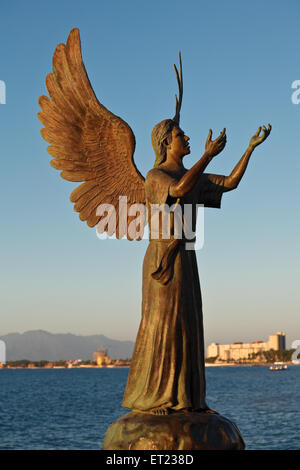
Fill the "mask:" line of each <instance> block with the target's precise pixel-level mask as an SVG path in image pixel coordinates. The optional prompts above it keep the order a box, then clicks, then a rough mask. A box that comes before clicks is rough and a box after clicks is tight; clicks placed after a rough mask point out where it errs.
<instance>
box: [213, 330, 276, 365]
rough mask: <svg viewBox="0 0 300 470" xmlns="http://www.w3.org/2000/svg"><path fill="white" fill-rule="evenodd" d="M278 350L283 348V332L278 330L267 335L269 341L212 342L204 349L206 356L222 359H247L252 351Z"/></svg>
mask: <svg viewBox="0 0 300 470" xmlns="http://www.w3.org/2000/svg"><path fill="white" fill-rule="evenodd" d="M271 349H273V350H274V351H278V350H279V349H285V333H283V332H282V331H278V333H275V334H272V335H270V336H269V341H267V342H263V341H253V342H251V343H240V342H238V343H232V344H218V343H212V344H210V345H209V346H208V348H207V350H206V357H216V356H217V357H218V359H221V360H223V361H228V360H229V361H230V360H239V359H248V358H249V356H250V355H251V354H253V353H259V352H263V351H270V350H271Z"/></svg>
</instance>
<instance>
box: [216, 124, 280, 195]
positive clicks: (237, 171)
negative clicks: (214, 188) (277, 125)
mask: <svg viewBox="0 0 300 470" xmlns="http://www.w3.org/2000/svg"><path fill="white" fill-rule="evenodd" d="M261 129H262V134H261V135H260V132H261ZM271 129H272V126H271V125H270V124H268V128H266V127H265V126H263V127H262V128H261V127H259V128H258V129H257V132H256V133H255V134H254V136H253V137H252V138H251V140H250V142H249V146H248V148H247V150H246V152H245V153H244V155H243V156H242V158H241V159H240V161H239V162H238V163H237V165H236V166H235V167H234V169H233V170H232V172H231V173H230V175H229V176H226V177H225V180H224V191H225V192H226V191H232V190H233V189H236V188H237V187H238V184H239V182H240V181H241V179H242V177H243V175H244V173H245V171H246V168H247V165H248V162H249V160H250V157H251V155H252V152H253V150H254V149H255V147H257V146H258V145H260V144H261V143H262V142H264V141H265V140H266V138H267V137H268V135H269V134H270V132H271Z"/></svg>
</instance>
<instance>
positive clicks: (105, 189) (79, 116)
mask: <svg viewBox="0 0 300 470" xmlns="http://www.w3.org/2000/svg"><path fill="white" fill-rule="evenodd" d="M46 87H47V90H48V93H49V95H50V98H48V97H47V96H41V97H40V98H39V104H40V106H41V108H42V110H43V111H42V112H40V113H38V117H39V119H40V121H41V122H42V124H43V125H44V126H45V128H43V129H42V130H41V134H42V136H43V137H44V139H45V140H46V141H47V142H49V143H50V146H49V147H48V148H47V150H48V152H49V154H50V155H52V156H53V157H54V159H53V160H51V162H50V163H51V165H52V167H53V168H56V169H57V170H62V172H61V176H62V177H63V178H64V179H66V180H68V181H82V182H83V183H82V184H80V185H79V186H78V187H77V188H76V189H74V191H72V193H71V195H70V200H71V202H73V203H74V210H75V211H77V212H79V217H80V219H81V220H83V221H86V222H87V224H88V225H89V226H90V227H94V226H95V225H96V224H98V225H97V230H98V228H99V227H100V228H99V232H100V233H101V232H104V231H106V232H107V233H108V234H109V235H113V233H115V234H116V237H117V238H122V237H123V236H124V235H126V236H127V238H128V239H133V238H136V239H141V236H142V231H143V228H144V225H145V224H146V214H145V211H144V210H143V207H144V205H145V189H144V182H145V179H144V177H143V176H142V175H141V173H140V172H139V171H138V169H137V168H136V166H135V163H134V160H133V154H134V150H135V137H134V134H133V132H132V130H131V128H130V127H129V125H128V124H127V123H126V122H125V121H123V120H122V119H121V118H120V117H118V116H115V115H114V114H113V113H111V112H110V111H109V110H108V109H106V108H105V107H104V106H103V105H102V104H101V103H100V102H99V101H98V100H97V98H96V96H95V93H94V91H93V89H92V86H91V84H90V81H89V78H88V75H87V73H86V70H85V66H84V63H83V61H82V56H81V45H80V36H79V30H78V29H77V28H76V29H73V30H72V31H71V32H70V34H69V37H68V40H67V43H66V45H65V44H59V45H58V46H57V47H56V49H55V52H54V55H53V72H52V73H50V74H49V75H47V77H46ZM120 196H123V197H125V196H126V197H127V204H128V206H127V207H130V206H131V205H133V204H143V206H139V210H140V212H136V215H138V218H135V216H134V215H133V213H134V211H133V213H131V215H128V212H127V210H126V209H125V212H124V209H122V210H119V197H120ZM122 200H123V201H125V199H122ZM101 204H110V205H111V206H113V207H115V208H116V214H117V216H116V224H114V223H113V219H114V215H113V214H111V212H110V211H109V210H108V211H106V212H103V210H102V212H101V211H100V212H99V206H100V205H101ZM100 207H102V208H103V206H100ZM122 207H125V206H124V205H122ZM97 208H98V210H97ZM120 209H121V207H120ZM138 219H139V224H140V225H139V227H138V233H139V235H138V236H134V234H133V235H132V224H134V221H137V220H138ZM126 221H127V224H126ZM101 222H102V226H101ZM126 225H127V227H126ZM130 226H131V232H130V233H129V231H128V227H130ZM140 229H141V230H140Z"/></svg>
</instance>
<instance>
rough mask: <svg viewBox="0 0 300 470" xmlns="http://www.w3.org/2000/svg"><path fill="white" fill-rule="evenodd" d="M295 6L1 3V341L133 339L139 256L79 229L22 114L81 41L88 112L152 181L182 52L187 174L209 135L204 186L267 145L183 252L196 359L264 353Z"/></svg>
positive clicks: (285, 236)
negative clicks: (194, 291)
mask: <svg viewBox="0 0 300 470" xmlns="http://www.w3.org/2000/svg"><path fill="white" fill-rule="evenodd" d="M299 13H300V4H299V2H298V0H289V1H288V2H282V1H278V0H277V1H274V0H273V1H271V0H267V1H263V2H262V1H257V0H252V1H251V2H241V1H239V0H228V1H226V2H224V1H221V0H220V1H211V2H208V1H199V0H191V1H187V2H183V1H178V0H172V1H170V0H164V1H162V0H152V1H147V2H146V1H140V0H139V1H137V0H127V1H126V2H125V1H118V0H111V1H110V2H107V1H102V0H100V1H99V0H97V1H92V0H87V1H85V2H83V1H74V0H72V1H71V0H63V1H61V0H60V1H58V0H52V1H51V2H40V1H35V0H29V1H27V2H23V1H16V0H12V1H10V2H5V3H3V4H2V5H1V28H0V38H1V40H0V49H1V54H0V80H2V81H4V82H5V84H6V104H1V105H0V122H1V129H0V135H1V139H0V156H1V163H2V164H1V166H2V178H1V192H2V194H1V216H2V217H1V218H2V227H1V248H2V253H1V267H2V269H1V284H0V285H1V291H2V293H1V325H0V335H1V334H2V335H3V334H6V333H8V332H24V331H26V330H29V329H44V330H48V331H50V332H55V333H59V332H62V333H65V332H70V333H76V334H83V335H87V334H105V335H107V336H109V337H111V338H116V339H132V340H134V339H135V336H136V333H137V328H138V325H139V321H140V314H141V312H140V304H141V270H142V261H143V256H144V253H145V250H146V247H147V242H146V241H142V242H139V243H137V242H127V241H114V240H105V241H103V240H102V241H101V240H99V239H98V238H97V237H96V234H95V230H94V229H91V228H88V227H87V226H86V225H85V224H84V223H82V222H80V220H79V218H78V215H77V213H75V212H73V208H72V205H71V203H70V202H69V194H70V192H71V190H72V189H73V188H74V187H75V186H76V184H73V183H69V182H67V181H65V180H62V179H61V178H60V176H59V172H58V171H56V170H54V169H52V168H51V167H50V165H49V160H50V156H49V155H48V154H47V152H46V147H47V143H46V142H45V141H44V140H43V139H42V138H41V136H40V128H41V127H42V126H41V124H40V122H39V121H38V119H37V117H36V115H37V112H38V111H39V106H38V102H37V100H38V97H39V95H40V94H45V93H46V89H45V76H46V74H47V73H49V72H50V71H51V66H52V54H53V51H54V49H55V47H56V45H57V44H58V43H60V42H65V41H66V39H67V35H68V33H69V31H70V30H71V29H72V28H73V27H78V28H79V29H80V34H81V41H82V49H83V58H84V62H85V65H86V68H87V71H88V74H89V77H90V80H91V83H92V85H93V87H94V90H95V92H96V94H97V97H98V99H99V100H100V101H101V102H102V103H103V104H104V105H105V106H106V107H108V108H109V109H110V110H111V111H112V112H114V113H115V114H117V115H119V116H121V117H122V118H123V119H125V120H126V121H127V122H128V123H129V124H130V126H131V127H132V129H133V131H134V133H135V136H136V140H137V148H136V153H135V161H136V164H137V166H138V168H139V169H140V171H141V172H142V173H143V174H144V175H145V174H146V173H147V171H148V170H149V169H151V167H152V166H153V162H154V154H153V150H152V147H151V142H150V133H151V130H152V128H153V126H154V125H155V124H156V123H157V122H159V121H160V120H162V119H165V118H169V117H172V116H173V115H174V109H175V106H174V93H175V92H177V84H176V79H175V76H174V72H173V69H172V64H173V63H174V62H176V61H177V57H178V56H177V54H178V50H181V51H182V57H183V67H184V98H183V106H182V112H181V127H182V128H183V129H184V130H185V132H186V133H187V135H189V136H190V139H191V140H190V142H191V150H192V153H191V156H188V157H186V160H185V165H186V167H187V168H190V167H191V166H192V164H194V163H195V162H196V161H197V160H198V159H199V158H200V156H201V155H202V153H203V150H204V143H205V139H206V136H207V133H208V130H209V128H212V129H213V131H214V135H217V134H218V133H219V132H220V130H221V129H222V128H223V127H226V129H227V146H226V148H225V150H224V151H223V152H222V154H220V155H219V156H218V157H217V158H216V159H215V160H214V161H213V162H212V163H211V165H210V167H209V171H210V172H215V173H219V174H229V173H230V171H231V169H232V168H233V167H234V165H235V163H236V162H237V161H238V159H239V158H240V157H241V156H242V154H243V152H244V151H245V149H246V148H247V145H248V142H249V139H250V137H251V136H252V135H253V134H254V132H255V131H256V129H257V127H258V126H259V125H262V124H267V123H268V122H270V123H271V124H272V126H273V130H272V133H271V135H270V137H269V139H268V140H267V141H266V142H265V143H264V144H262V145H261V146H260V147H259V148H257V149H256V151H255V152H254V154H253V156H252V159H251V161H250V164H249V167H248V170H247V172H246V175H245V177H244V179H243V181H242V182H241V183H240V186H239V187H238V189H237V190H235V191H232V192H230V193H227V194H225V195H224V197H223V201H222V209H221V210H218V209H207V210H206V212H205V243H204V247H203V249H202V250H201V251H199V252H197V259H198V266H199V272H200V279H201V286H202V295H203V305H204V307H203V309H204V326H205V340H206V345H208V344H209V343H210V342H212V341H217V342H220V343H222V342H232V341H239V340H240V341H251V340H265V339H267V337H268V335H269V333H274V332H276V331H278V330H283V331H285V332H286V333H287V346H288V347H290V344H291V342H292V341H293V340H295V339H300V325H299V265H300V263H299V235H300V233H299V232H300V223H299V193H300V189H299V173H300V163H299V160H300V158H299V157H300V155H299V147H300V144H299V129H300V104H299V105H295V104H293V103H292V101H291V95H292V92H293V90H292V89H291V84H292V82H293V81H294V80H299V79H300V40H299V39H300V32H299Z"/></svg>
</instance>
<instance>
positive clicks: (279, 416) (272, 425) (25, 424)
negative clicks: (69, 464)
mask: <svg viewBox="0 0 300 470" xmlns="http://www.w3.org/2000/svg"><path fill="white" fill-rule="evenodd" d="M127 375H128V369H45V370H43V369H39V370H9V369H4V370H0V449H39V450H41V449H45V450H46V449H47V450H50V449H101V445H102V441H103V439H104V435H105V432H106V429H107V427H108V426H109V425H110V424H111V423H112V422H113V421H114V420H116V419H117V418H119V417H120V416H122V415H123V414H125V413H126V412H127V411H128V410H126V409H123V408H121V401H122V396H123V391H124V387H125V384H126V380H127ZM206 379H207V401H208V404H209V406H210V408H212V409H214V410H216V411H218V412H219V413H221V414H223V415H224V416H226V417H227V418H229V419H231V420H233V421H234V422H235V423H236V424H237V425H238V427H239V429H240V431H241V433H242V436H243V438H244V440H245V443H246V449H257V450H258V449H277V450H279V449H280V450H287V449H298V450H299V449H300V439H299V429H300V395H299V388H300V387H299V385H300V366H291V367H289V369H288V370H286V371H281V372H271V371H269V369H268V368H267V367H209V368H207V369H206Z"/></svg>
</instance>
